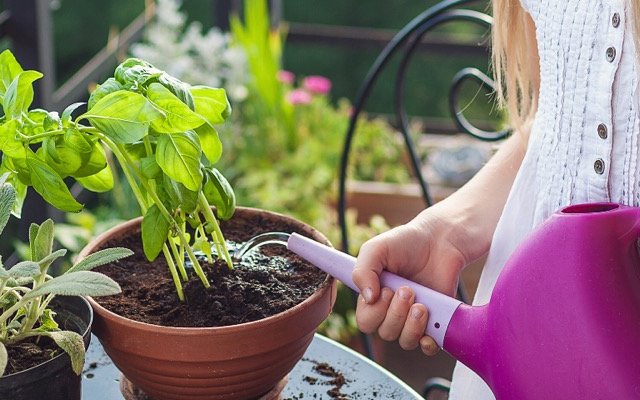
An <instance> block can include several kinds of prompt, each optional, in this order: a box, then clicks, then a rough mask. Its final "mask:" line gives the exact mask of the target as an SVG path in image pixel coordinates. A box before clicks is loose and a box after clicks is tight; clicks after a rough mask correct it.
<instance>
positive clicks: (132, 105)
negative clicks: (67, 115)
mask: <svg viewBox="0 0 640 400" xmlns="http://www.w3.org/2000/svg"><path fill="white" fill-rule="evenodd" d="M84 118H86V119H88V120H89V122H90V123H91V125H93V126H94V127H95V128H97V129H99V130H100V131H102V132H104V134H105V135H107V136H108V137H109V138H111V139H112V140H113V141H115V142H116V143H133V142H137V141H138V140H141V139H142V138H143V137H145V136H146V135H147V133H148V131H149V124H150V123H151V121H153V120H156V119H160V118H162V114H161V113H160V112H159V111H157V110H156V109H155V108H154V107H153V106H152V105H151V104H150V103H149V102H148V101H147V99H146V98H145V97H144V96H142V95H140V94H138V93H133V92H128V91H126V90H120V91H117V92H114V93H110V94H108V95H106V96H104V97H103V98H102V99H100V100H99V101H98V102H97V103H96V104H95V105H94V106H93V107H92V108H91V109H90V110H89V111H88V112H87V113H85V114H83V115H81V116H80V118H79V119H84Z"/></svg>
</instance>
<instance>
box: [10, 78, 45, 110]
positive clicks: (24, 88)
mask: <svg viewBox="0 0 640 400" xmlns="http://www.w3.org/2000/svg"><path fill="white" fill-rule="evenodd" d="M42 76H43V75H42V74H41V73H40V72H38V71H22V72H20V74H18V76H17V77H16V78H15V79H14V80H13V82H11V84H10V85H9V87H8V88H7V91H6V92H5V94H4V100H3V102H2V108H3V109H4V113H5V114H6V115H7V116H9V117H11V118H20V116H21V115H22V113H23V112H27V110H28V109H29V106H30V105H31V103H32V102H33V82H34V81H36V80H38V79H40V78H42Z"/></svg>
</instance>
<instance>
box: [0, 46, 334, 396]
mask: <svg viewBox="0 0 640 400" xmlns="http://www.w3.org/2000/svg"><path fill="white" fill-rule="evenodd" d="M0 62H2V63H3V64H4V63H7V65H10V66H11V67H5V68H2V69H0V74H5V75H8V76H5V77H0V78H1V80H3V81H5V82H8V81H12V82H17V83H16V84H15V85H14V84H13V83H11V85H10V86H9V87H7V89H6V91H5V93H4V103H3V107H4V108H5V111H6V112H5V114H6V118H5V120H4V123H3V124H2V125H1V126H0V137H3V138H5V140H2V139H0V150H2V151H3V152H5V157H4V158H3V162H2V166H0V168H3V169H6V170H8V171H10V173H11V175H10V176H11V179H13V182H14V183H15V184H17V185H18V186H19V187H20V188H25V187H27V186H32V187H33V188H34V189H35V190H36V191H37V192H38V193H40V195H42V197H43V198H44V199H45V200H47V201H48V202H49V203H51V204H52V205H54V206H56V207H58V208H60V209H62V210H64V211H68V212H75V211H78V210H80V209H81V208H82V205H81V204H79V203H78V202H77V201H76V200H75V199H74V198H73V197H72V196H71V193H70V192H69V190H68V188H67V186H66V185H65V182H64V181H63V179H65V178H67V179H68V178H71V179H73V180H75V181H77V182H78V183H79V184H81V185H82V186H84V187H85V188H86V189H88V190H92V191H96V192H101V191H108V190H110V189H111V188H112V187H113V175H112V167H111V166H110V165H109V164H108V163H107V161H106V156H105V151H110V152H112V153H113V155H114V159H115V161H116V163H117V165H118V167H119V169H120V170H122V172H123V174H124V176H125V177H126V181H127V183H128V184H129V186H130V187H131V189H132V192H133V193H134V196H135V198H136V200H137V203H138V204H139V206H140V209H141V212H142V216H141V217H140V218H138V219H136V220H133V221H129V222H127V223H125V224H123V225H120V226H118V227H115V228H114V229H112V230H110V231H108V232H106V233H105V234H103V235H101V236H100V237H98V238H96V240H95V241H93V242H92V243H90V244H89V245H88V246H87V247H86V248H85V249H84V251H83V252H82V253H81V257H91V256H90V254H92V253H94V252H95V251H98V250H101V249H104V248H107V247H113V246H123V247H127V248H131V249H132V250H133V252H134V255H133V256H132V257H130V258H128V259H127V260H121V261H116V262H113V263H109V264H108V265H105V266H103V267H101V268H100V269H99V271H100V272H103V273H105V274H106V275H108V276H110V277H112V278H113V279H114V280H116V281H117V282H118V283H119V284H120V285H121V286H122V288H123V292H122V294H120V295H117V296H107V297H104V298H101V299H99V300H98V299H92V298H89V301H90V303H91V305H92V307H93V309H94V311H95V313H96V319H95V323H94V332H95V334H96V335H97V336H98V338H99V339H100V341H101V343H102V344H103V346H104V348H105V350H106V352H107V354H108V355H109V356H110V357H111V358H112V359H113V361H114V363H115V364H116V366H117V367H118V368H119V369H120V370H121V371H122V372H123V373H124V375H125V379H123V380H122V382H123V383H124V386H125V387H124V388H123V390H125V391H126V390H129V389H130V388H131V387H134V386H135V387H136V388H139V389H141V390H142V391H144V392H145V393H147V394H148V395H150V396H152V397H153V398H154V399H157V400H168V399H194V398H203V399H204V398H206V399H248V398H256V397H259V396H262V395H264V394H265V393H268V392H271V393H277V391H278V390H281V389H282V386H283V384H284V382H285V381H286V375H287V373H288V371H289V370H291V369H292V368H293V366H294V365H295V363H296V362H297V361H298V360H299V359H300V358H301V357H302V355H303V354H304V351H305V349H306V347H307V346H308V345H309V344H310V342H311V340H312V338H313V334H314V331H315V329H316V327H317V326H318V325H319V324H320V323H321V322H322V321H323V320H324V319H325V318H326V316H327V315H328V314H329V312H330V311H331V307H332V305H333V302H334V299H335V285H334V282H333V280H332V279H330V278H329V277H328V276H327V275H326V274H324V273H322V272H320V271H319V270H317V269H316V268H314V267H313V266H311V265H309V264H307V263H305V262H304V261H302V260H301V259H299V258H296V257H295V256H293V255H292V254H291V253H288V252H287V251H286V250H285V249H284V248H272V249H269V250H268V251H266V252H265V253H266V254H263V253H256V254H252V256H251V257H248V258H247V259H246V260H244V259H243V261H242V262H241V261H240V260H235V259H233V257H232V254H233V250H234V248H235V246H237V245H239V244H240V243H241V242H243V241H246V240H248V239H249V238H250V237H252V236H254V235H256V234H259V233H262V232H266V231H274V230H275V231H285V232H293V231H297V232H300V233H303V234H305V235H307V236H310V237H313V238H315V239H316V240H320V241H324V242H327V241H326V238H324V236H322V235H321V234H320V233H319V232H317V231H315V230H314V229H313V228H311V227H309V226H307V225H305V224H303V223H301V222H298V221H295V220H293V219H291V218H288V217H285V216H282V215H278V214H274V213H269V212H266V211H261V210H254V209H242V208H238V209H237V210H236V204H235V196H234V194H233V190H232V188H231V186H230V185H229V183H228V182H227V180H226V179H225V178H224V176H223V175H222V174H221V173H220V172H219V171H218V170H217V169H216V168H215V167H214V165H215V163H216V162H217V161H218V160H219V158H220V155H221V154H222V144H221V141H220V139H219V137H218V134H217V131H216V128H215V126H216V125H218V124H221V123H223V122H224V121H225V119H226V118H227V116H228V115H229V113H230V111H231V108H230V105H229V102H228V100H227V97H226V94H225V91H224V90H223V89H218V88H210V87H205V86H191V85H189V84H187V83H185V82H182V81H180V80H178V79H176V78H174V77H172V76H170V75H168V74H167V73H166V72H164V71H161V70H159V69H157V68H155V67H153V66H152V65H150V64H149V63H147V62H145V61H143V60H138V59H128V60H125V61H124V62H123V63H122V64H120V65H119V66H118V67H117V68H116V69H115V72H114V74H113V77H111V78H109V79H107V80H106V81H105V82H103V83H102V84H101V85H99V86H98V87H97V88H96V89H95V90H94V91H93V92H92V93H91V95H90V97H89V101H88V104H87V110H86V112H84V113H83V114H81V115H79V116H77V117H75V118H74V117H73V116H72V114H73V113H74V110H76V109H77V108H78V107H80V104H73V105H71V106H69V107H67V108H66V109H65V110H64V111H63V113H62V115H60V116H59V115H58V114H57V113H55V112H51V111H46V110H29V108H28V107H29V104H30V102H31V99H32V97H33V96H32V94H33V89H32V87H31V83H32V82H33V80H34V79H36V78H38V77H39V76H41V75H40V74H39V73H37V72H35V71H22V68H20V66H19V64H18V63H17V61H16V60H15V58H13V56H12V55H11V54H10V53H8V52H4V53H2V54H0ZM11 86H15V87H14V88H12V87H11ZM0 94H1V93H0ZM14 99H15V100H14ZM34 144H35V145H36V146H37V145H38V144H40V146H39V147H38V148H37V150H35V151H33V150H32V146H33V145H34ZM257 145H259V144H257ZM223 231H224V232H225V233H224V235H223ZM128 388H129V389H128Z"/></svg>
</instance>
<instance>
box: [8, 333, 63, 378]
mask: <svg viewBox="0 0 640 400" xmlns="http://www.w3.org/2000/svg"><path fill="white" fill-rule="evenodd" d="M61 352H62V350H61V349H60V347H58V346H57V345H56V344H55V342H54V341H53V340H51V339H49V338H47V337H40V338H36V337H31V338H28V339H25V340H22V341H20V343H16V344H12V345H9V346H7V354H8V355H9V359H8V363H7V369H6V370H5V372H4V375H11V374H15V373H16V372H20V371H24V370H26V369H29V368H32V367H35V366H36V365H39V364H42V363H44V362H47V361H49V360H51V359H52V358H53V357H55V356H57V355H58V354H60V353H61Z"/></svg>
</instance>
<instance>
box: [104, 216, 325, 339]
mask: <svg viewBox="0 0 640 400" xmlns="http://www.w3.org/2000/svg"><path fill="white" fill-rule="evenodd" d="M222 230H223V232H224V234H225V238H226V239H227V240H228V241H229V242H230V245H231V247H233V246H235V245H240V244H241V243H243V242H245V241H247V240H248V239H249V238H251V237H253V236H255V235H257V234H260V233H264V232H272V231H280V232H292V231H293V230H294V227H293V226H292V225H288V224H287V223H286V222H275V221H273V220H270V219H264V218H262V217H261V216H260V215H256V216H255V217H251V218H249V219H231V220H230V221H225V222H223V223H222ZM112 246H122V247H127V248H129V249H131V250H133V251H134V253H135V255H133V256H131V257H128V258H126V259H123V260H120V261H118V262H115V263H113V264H110V265H106V266H102V267H100V268H99V269H98V271H100V272H102V273H104V274H106V275H108V276H110V277H111V278H113V279H114V280H116V281H117V282H118V283H119V284H120V286H121V287H122V293H121V294H118V295H115V296H108V297H101V298H98V299H96V300H97V301H98V302H99V303H100V304H101V305H102V306H103V307H105V308H107V309H108V310H110V311H112V312H114V313H116V314H119V315H121V316H124V317H127V318H130V319H133V320H136V321H141V322H146V323H150V324H155V325H162V326H180V327H212V326H227V325H235V324H240V323H245V322H250V321H255V320H259V319H262V318H265V317H268V316H270V315H274V314H277V313H280V312H282V311H285V310H287V309H289V308H291V307H293V306H294V305H296V304H298V303H301V302H302V301H303V300H305V299H306V298H307V297H309V296H310V295H311V294H313V293H314V292H315V291H316V290H317V289H318V288H319V287H320V286H321V285H323V284H326V283H325V282H326V274H325V273H324V272H322V271H320V270H319V269H317V268H315V267H314V266H312V265H310V264H308V263H307V262H306V261H303V260H302V259H300V258H299V257H297V256H295V255H294V254H293V253H291V252H289V251H288V250H286V249H285V248H284V247H283V246H277V245H274V246H268V247H264V248H262V249H260V250H258V251H256V252H254V253H252V254H250V255H248V256H246V257H244V258H243V260H242V262H236V263H235V266H234V269H232V270H230V269H229V268H227V266H226V264H225V263H224V262H222V261H216V262H215V263H214V264H213V265H210V264H207V263H206V262H203V264H204V265H203V268H204V270H205V272H206V274H207V277H208V279H209V282H210V283H211V287H209V288H208V289H205V288H204V286H203V284H202V283H201V282H200V280H199V279H198V278H197V277H196V276H195V274H192V276H191V277H190V279H189V281H188V282H186V283H185V284H184V292H185V298H186V301H185V302H184V303H182V302H180V301H179V299H178V297H177V295H176V292H175V287H174V284H173V281H172V280H171V277H170V275H169V272H168V271H169V270H168V267H167V265H166V262H165V260H164V258H163V257H158V258H157V259H156V260H155V261H154V262H152V263H149V262H148V261H147V260H146V258H145V257H144V253H143V251H142V243H141V239H140V232H139V231H132V232H130V233H129V234H128V235H126V236H124V237H121V238H118V239H117V240H112V241H110V242H108V243H106V244H105V247H112ZM204 260H205V258H204V257H203V258H202V259H201V261H204Z"/></svg>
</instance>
